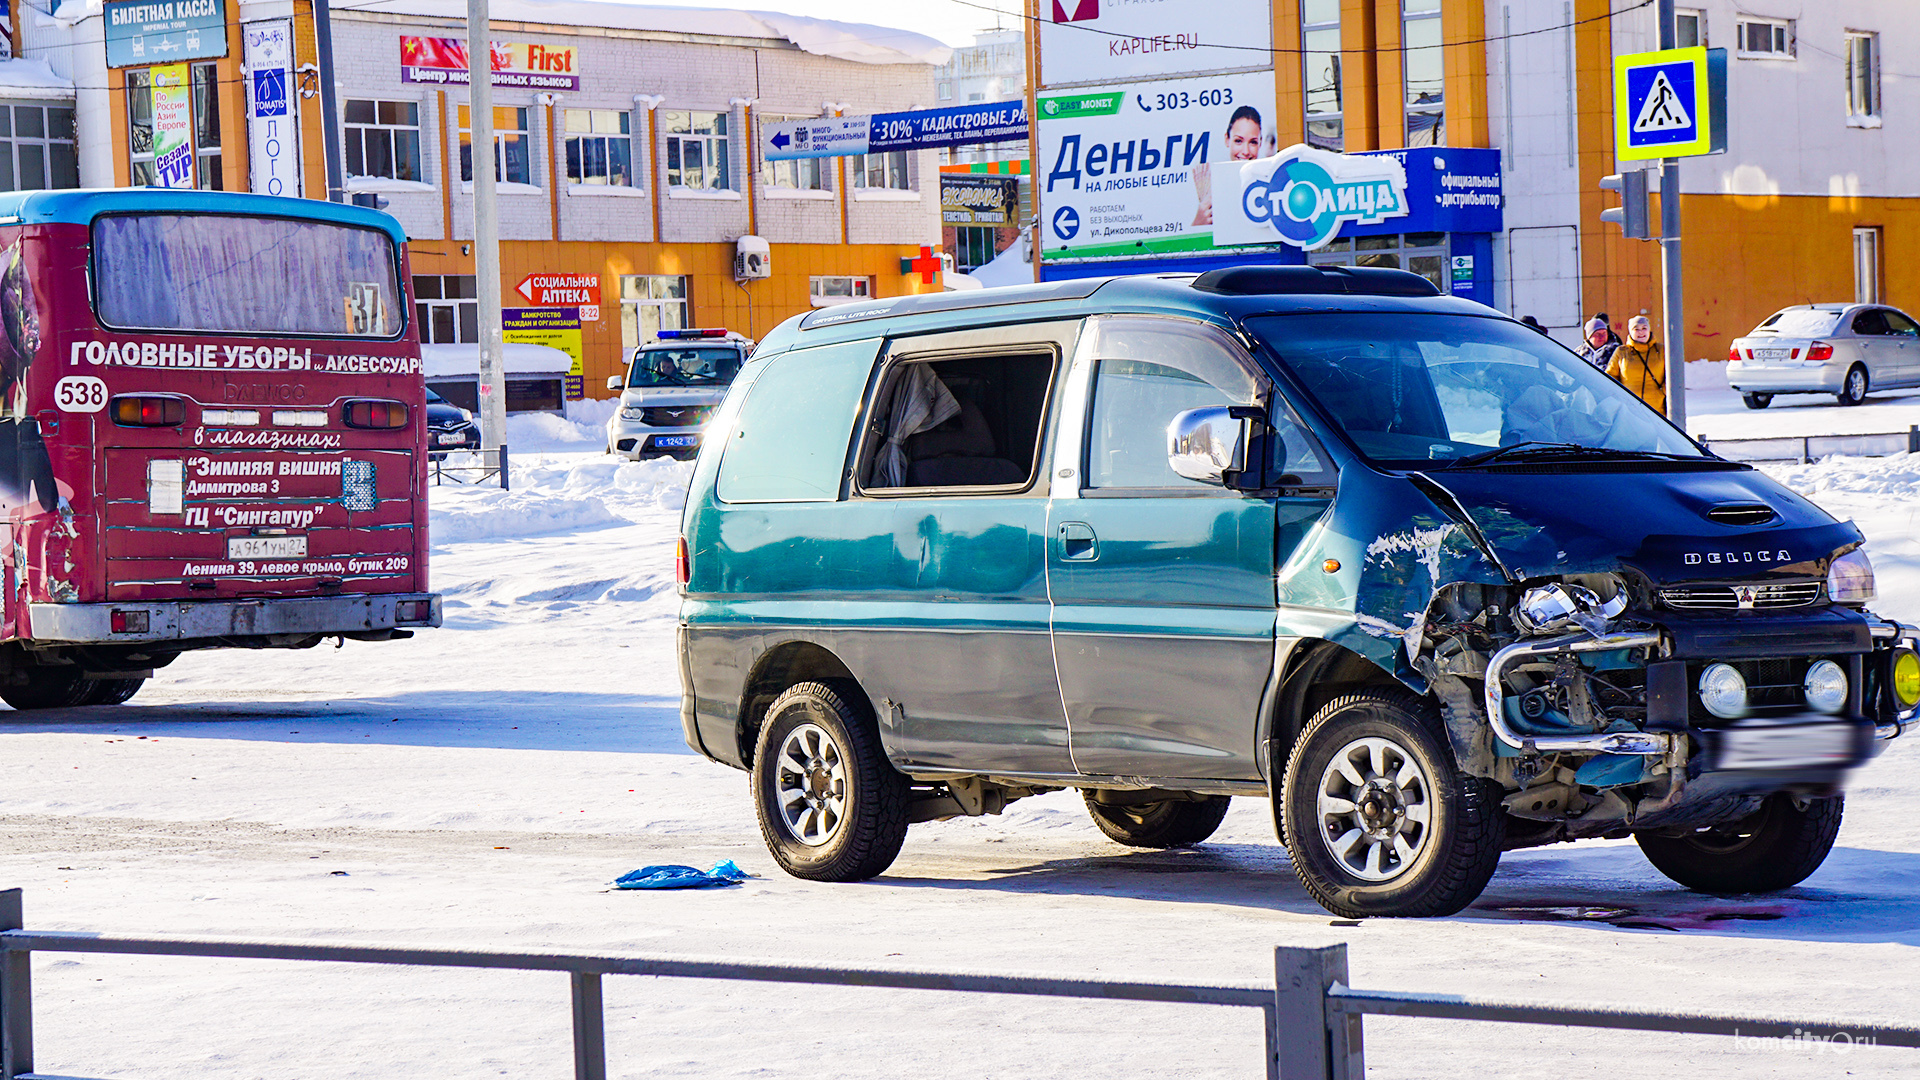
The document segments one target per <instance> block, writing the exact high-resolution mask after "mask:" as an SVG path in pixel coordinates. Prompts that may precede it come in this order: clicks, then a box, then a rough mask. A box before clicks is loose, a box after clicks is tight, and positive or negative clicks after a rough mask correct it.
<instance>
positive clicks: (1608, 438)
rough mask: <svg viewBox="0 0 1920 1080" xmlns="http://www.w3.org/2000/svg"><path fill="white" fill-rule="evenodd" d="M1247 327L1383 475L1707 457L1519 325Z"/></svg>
mask: <svg viewBox="0 0 1920 1080" xmlns="http://www.w3.org/2000/svg"><path fill="white" fill-rule="evenodd" d="M1247 326H1248V327H1249V328H1250V329H1251V330H1252V331H1253V332H1254V333H1255V334H1256V335H1258V336H1259V337H1260V339H1261V340H1262V341H1264V342H1265V343H1266V345H1267V347H1268V348H1269V349H1271V350H1272V351H1273V353H1274V354H1275V355H1276V356H1277V357H1278V358H1279V360H1280V362H1281V363H1282V364H1284V365H1285V366H1286V367H1287V369H1288V370H1290V371H1291V372H1292V373H1293V375H1294V376H1295V377H1296V378H1297V379H1298V380H1299V381H1300V383H1301V384H1302V385H1303V386H1304V387H1305V388H1306V390H1307V392H1308V393H1310V394H1311V395H1312V396H1313V397H1314V399H1315V400H1316V401H1317V402H1318V403H1319V404H1320V407H1321V408H1322V409H1323V410H1324V411H1325V412H1326V413H1327V415H1328V416H1329V417H1330V418H1331V419H1332V420H1333V421H1334V422H1335V423H1337V424H1338V425H1340V427H1341V428H1342V429H1343V430H1344V431H1345V432H1346V434H1347V436H1348V438H1350V439H1352V440H1353V442H1354V445H1355V446H1356V447H1357V448H1358V449H1359V450H1360V452H1361V453H1362V454H1364V455H1366V457H1367V458H1368V460H1370V461H1371V462H1372V463H1373V464H1375V465H1377V466H1380V467H1382V468H1388V469H1435V468H1445V467H1447V466H1449V465H1456V464H1473V463H1474V459H1475V458H1476V457H1480V458H1485V457H1489V456H1494V455H1496V454H1498V456H1502V457H1509V458H1510V459H1511V458H1518V457H1522V456H1527V455H1531V454H1543V455H1567V454H1571V455H1577V456H1592V457H1600V456H1608V454H1607V452H1611V453H1612V454H1613V455H1618V456H1624V457H1639V456H1646V455H1654V456H1660V457H1676V458H1695V459H1699V458H1701V457H1702V455H1701V453H1700V451H1699V450H1698V449H1697V448H1696V447H1695V446H1694V445H1693V444H1692V443H1690V442H1689V441H1688V440H1687V439H1686V437H1685V436H1683V435H1681V434H1680V433H1679V432H1678V431H1676V430H1674V428H1673V426H1672V425H1671V424H1669V423H1667V421H1666V419H1665V418H1664V417H1662V416H1661V415H1660V414H1658V413H1656V412H1654V411H1653V410H1652V409H1650V408H1648V407H1647V406H1646V405H1644V404H1642V403H1641V402H1640V399H1638V398H1636V397H1634V396H1633V395H1632V394H1630V393H1628V392H1627V391H1626V390H1625V389H1624V388H1622V387H1621V386H1620V385H1619V384H1618V383H1616V382H1614V381H1613V380H1612V379H1610V378H1608V377H1607V376H1606V375H1605V374H1604V373H1603V372H1600V371H1598V370H1596V369H1595V368H1594V367H1592V366H1591V365H1589V364H1588V363H1586V362H1585V361H1583V360H1581V359H1580V358H1579V357H1578V356H1575V355H1574V354H1573V353H1571V352H1568V351H1567V350H1566V349H1565V348H1563V347H1562V346H1560V345H1559V344H1557V343H1556V342H1554V341H1553V340H1552V339H1550V338H1546V337H1542V336H1541V335H1540V334H1538V333H1535V332H1534V331H1532V330H1530V329H1528V328H1527V327H1525V326H1522V325H1520V324H1518V323H1511V322H1506V321H1504V320H1500V319H1489V318H1479V317H1474V316H1465V315H1426V314H1413V313H1409V314H1397V313H1380V314H1368V315H1358V316H1357V315H1353V314H1342V315H1268V316H1261V317H1257V318H1252V319H1248V320H1247ZM1503 448H1506V449H1504V450H1503Z"/></svg>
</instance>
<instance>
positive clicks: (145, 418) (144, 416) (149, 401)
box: [113, 395, 187, 427]
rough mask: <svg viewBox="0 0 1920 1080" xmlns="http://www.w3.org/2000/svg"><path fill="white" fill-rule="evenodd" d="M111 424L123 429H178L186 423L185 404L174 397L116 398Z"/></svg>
mask: <svg viewBox="0 0 1920 1080" xmlns="http://www.w3.org/2000/svg"><path fill="white" fill-rule="evenodd" d="M113 422H114V423H116V424H119V425H121V426H123V427H179V426H180V425H181V424H184V423H186V422H187V403H186V402H184V401H182V400H180V399H179V398H176V397H159V396H145V395H142V396H129V397H117V398H114V399H113Z"/></svg>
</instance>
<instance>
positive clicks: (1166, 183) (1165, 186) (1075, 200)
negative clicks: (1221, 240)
mask: <svg viewBox="0 0 1920 1080" xmlns="http://www.w3.org/2000/svg"><path fill="white" fill-rule="evenodd" d="M1273 100H1274V91H1273V73H1272V72H1271V71H1261V72H1250V73H1245V74H1239V75H1216V76H1210V77H1206V78H1199V79H1168V80H1163V81H1158V82H1145V83H1131V84H1126V85H1120V86H1111V87H1100V88H1089V89H1083V90H1076V91H1074V92H1072V93H1069V94H1051V93H1043V94H1041V95H1039V98H1038V105H1037V110H1038V112H1039V124H1040V157H1039V158H1038V159H1036V160H1035V161H1034V175H1033V179H1034V183H1035V185H1036V190H1037V191H1038V192H1039V198H1038V199H1037V201H1038V203H1039V204H1040V216H1041V223H1040V224H1041V230H1040V231H1041V257H1042V258H1043V259H1044V260H1047V261H1053V260H1057V259H1112V258H1124V257H1127V256H1135V255H1165V254H1170V253H1176V252H1199V251H1206V250H1209V249H1211V248H1213V247H1214V246H1215V241H1214V237H1213V221H1214V207H1213V171H1214V170H1215V169H1216V168H1219V167H1227V168H1231V167H1233V165H1234V163H1236V162H1241V161H1252V160H1254V159H1256V158H1261V157H1268V156H1271V155H1272V154H1273V153H1274V152H1275V150H1276V149H1277V146H1276V145H1275V144H1276V141H1277V140H1276V138H1275V135H1274V112H1273Z"/></svg>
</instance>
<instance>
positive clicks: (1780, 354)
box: [1753, 349, 1793, 360]
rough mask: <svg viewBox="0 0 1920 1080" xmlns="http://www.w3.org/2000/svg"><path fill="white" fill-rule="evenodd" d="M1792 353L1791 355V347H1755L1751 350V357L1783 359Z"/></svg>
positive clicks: (1756, 358) (1757, 358)
mask: <svg viewBox="0 0 1920 1080" xmlns="http://www.w3.org/2000/svg"><path fill="white" fill-rule="evenodd" d="M1792 355H1793V350H1791V349H1755V350H1753V358H1754V359H1755V360H1785V359H1787V358H1788V357H1790V356H1792Z"/></svg>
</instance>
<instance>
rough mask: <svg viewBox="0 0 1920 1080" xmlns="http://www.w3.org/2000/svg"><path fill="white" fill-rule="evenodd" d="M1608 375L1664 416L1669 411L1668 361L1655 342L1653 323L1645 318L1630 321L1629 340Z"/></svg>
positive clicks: (1614, 358)
mask: <svg viewBox="0 0 1920 1080" xmlns="http://www.w3.org/2000/svg"><path fill="white" fill-rule="evenodd" d="M1607 374H1609V375H1611V376H1613V377H1614V379H1616V380H1617V381H1618V382H1619V383H1620V385H1621V386H1624V387H1626V388H1627V389H1628V390H1630V391H1632V393H1633V395H1634V396H1635V397H1637V398H1639V399H1640V400H1641V401H1644V402H1646V403H1647V405H1648V406H1649V407H1650V408H1652V409H1653V411H1654V412H1657V413H1660V414H1662V415H1664V414H1665V413H1666V411H1667V357H1666V353H1665V352H1664V350H1662V349H1661V348H1660V343H1659V342H1657V341H1655V340H1653V323H1652V322H1651V321H1650V320H1648V318H1647V317H1646V316H1645V315H1635V316H1634V317H1633V318H1631V319H1628V320H1627V340H1626V343H1625V344H1623V345H1621V346H1620V347H1619V348H1617V349H1614V350H1613V355H1612V357H1611V358H1610V359H1608V361H1607Z"/></svg>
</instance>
